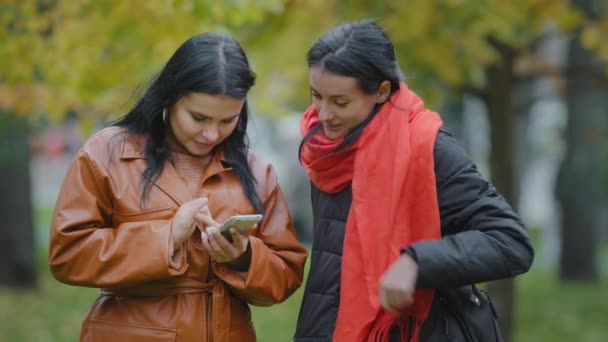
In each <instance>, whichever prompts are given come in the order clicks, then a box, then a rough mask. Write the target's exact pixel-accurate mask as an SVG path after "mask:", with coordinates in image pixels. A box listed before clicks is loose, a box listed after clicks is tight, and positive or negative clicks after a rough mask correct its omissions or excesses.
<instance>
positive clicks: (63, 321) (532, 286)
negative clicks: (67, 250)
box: [0, 255, 608, 342]
mask: <svg viewBox="0 0 608 342" xmlns="http://www.w3.org/2000/svg"><path fill="white" fill-rule="evenodd" d="M45 258H46V255H42V256H41V270H40V288H39V289H38V290H37V291H16V290H10V289H0V308H2V309H1V310H0V332H1V333H0V341H7V342H8V341H11V342H12V341H27V342H29V341H44V342H46V341H58V342H64V341H77V340H78V334H79V331H80V324H81V322H82V319H83V317H84V315H85V313H86V311H87V308H88V307H89V305H90V304H91V303H92V302H93V300H94V299H95V297H96V296H97V294H98V291H97V290H95V289H86V288H79V287H72V286H67V285H63V284H60V283H58V282H57V281H55V280H54V279H53V278H52V276H51V275H50V272H49V271H48V269H47V268H46V266H45V264H46V262H45ZM606 289H608V281H607V280H606V279H603V281H602V282H601V284H597V285H584V284H563V283H560V282H559V281H558V280H557V279H556V277H555V275H554V273H552V272H547V271H538V270H534V271H532V272H530V273H528V274H526V275H524V276H522V277H520V278H518V281H517V294H518V297H517V301H516V322H515V324H516V331H515V339H514V341H515V342H532V341H534V342H538V341H541V342H542V341H551V342H561V341H564V342H566V341H568V342H570V341H577V342H596V341H597V342H601V341H607V340H608V324H607V322H608V308H607V307H606V304H607V303H608V291H606ZM301 296H302V289H300V290H298V291H297V292H296V293H295V294H294V295H293V296H292V297H291V298H290V299H288V300H287V301H286V302H284V303H281V304H277V305H274V306H271V307H253V308H252V309H253V317H254V322H255V326H256V331H257V333H258V340H259V341H262V342H275V341H276V342H283V341H290V340H291V338H292V335H293V331H294V327H295V322H296V318H297V315H298V308H299V305H300V301H301Z"/></svg>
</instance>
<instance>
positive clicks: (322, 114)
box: [318, 103, 334, 121]
mask: <svg viewBox="0 0 608 342" xmlns="http://www.w3.org/2000/svg"><path fill="white" fill-rule="evenodd" d="M328 107H329V106H328V105H327V104H323V103H322V104H321V105H320V106H319V108H318V111H319V120H321V121H329V120H331V119H332V118H333V117H334V115H333V114H332V112H331V111H330V110H329V108H328Z"/></svg>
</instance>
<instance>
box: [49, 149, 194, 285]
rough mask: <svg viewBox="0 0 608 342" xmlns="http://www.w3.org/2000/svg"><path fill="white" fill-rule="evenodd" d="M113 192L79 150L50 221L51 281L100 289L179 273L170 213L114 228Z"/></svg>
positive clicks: (102, 174)
mask: <svg viewBox="0 0 608 342" xmlns="http://www.w3.org/2000/svg"><path fill="white" fill-rule="evenodd" d="M112 193H113V192H112V181H111V180H110V177H109V175H108V174H107V173H106V171H105V170H104V169H102V168H101V167H100V165H98V163H97V162H96V160H95V159H94V157H93V156H92V155H91V154H89V153H87V151H85V150H84V149H83V150H81V151H80V152H79V153H78V155H77V156H76V157H75V158H74V160H73V161H72V163H71V165H70V166H69V168H68V171H67V173H66V176H65V179H64V182H63V185H62V188H61V190H60V193H59V196H58V199H57V202H56V206H55V211H54V213H53V219H52V222H51V231H50V246H49V262H50V267H51V272H52V273H53V275H54V277H55V278H56V279H57V280H59V281H61V282H63V283H66V284H71V285H79V286H88V287H101V288H104V287H122V286H129V285H133V284H137V283H142V282H146V281H149V280H154V279H160V278H167V277H171V276H176V275H180V274H183V273H184V272H185V271H186V268H187V264H186V261H185V258H183V259H182V260H181V265H179V268H177V269H175V268H173V267H171V266H170V261H171V256H170V253H171V248H170V247H171V246H170V235H171V229H170V224H171V219H172V217H173V214H172V213H171V212H167V213H166V214H165V215H164V216H162V218H159V219H151V220H146V221H139V222H135V220H133V221H132V222H125V223H122V224H120V225H116V226H114V225H113V224H112V216H111V215H112V203H113V200H114V199H113V197H112V195H111V194H112ZM168 211H170V210H168ZM156 214H158V213H156ZM179 254H182V253H179Z"/></svg>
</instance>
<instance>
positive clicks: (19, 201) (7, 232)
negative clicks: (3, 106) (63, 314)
mask: <svg viewBox="0 0 608 342" xmlns="http://www.w3.org/2000/svg"><path fill="white" fill-rule="evenodd" d="M0 189H2V193H1V194H0V216H1V217H2V226H1V227H2V228H1V229H2V231H3V232H2V234H0V251H1V255H2V264H3V265H2V267H0V286H9V287H16V288H34V287H36V285H37V277H36V253H35V243H34V227H33V220H32V206H31V191H30V174H29V147H28V132H27V123H26V121H25V120H24V119H19V118H16V117H14V116H12V115H8V114H7V113H0Z"/></svg>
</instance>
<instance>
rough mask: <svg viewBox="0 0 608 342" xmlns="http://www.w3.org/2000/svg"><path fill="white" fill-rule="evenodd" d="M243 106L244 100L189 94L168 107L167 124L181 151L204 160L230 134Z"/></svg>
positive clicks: (224, 96)
mask: <svg viewBox="0 0 608 342" xmlns="http://www.w3.org/2000/svg"><path fill="white" fill-rule="evenodd" d="M244 104H245V99H244V98H243V99H239V98H234V97H230V96H227V95H208V94H205V93H189V94H188V95H185V96H183V97H182V98H180V99H179V100H178V101H177V102H176V103H175V104H174V105H173V106H171V108H170V110H169V113H168V118H167V120H168V121H169V126H170V128H171V132H172V133H173V136H174V138H175V139H176V140H177V142H178V143H179V144H180V145H181V146H182V147H183V148H185V149H186V150H187V151H188V152H189V153H190V154H192V155H195V156H204V155H207V154H208V153H210V152H211V150H213V148H214V147H215V146H217V145H219V144H220V143H221V142H222V141H224V139H226V138H227V137H228V136H229V135H230V134H231V133H232V131H234V129H235V127H236V125H237V123H238V120H239V116H240V113H241V109H242V108H243V105H244Z"/></svg>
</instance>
